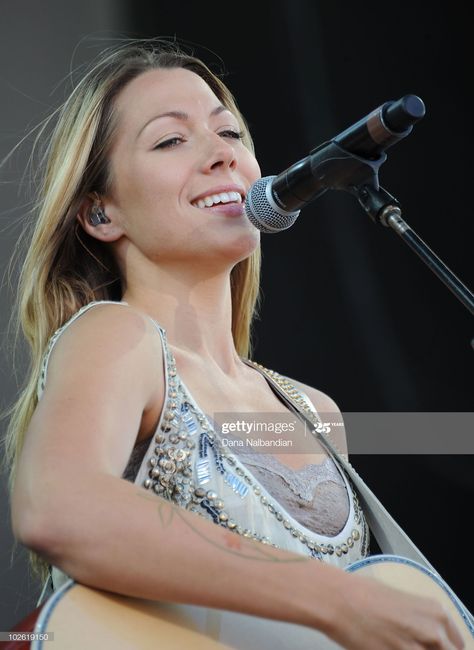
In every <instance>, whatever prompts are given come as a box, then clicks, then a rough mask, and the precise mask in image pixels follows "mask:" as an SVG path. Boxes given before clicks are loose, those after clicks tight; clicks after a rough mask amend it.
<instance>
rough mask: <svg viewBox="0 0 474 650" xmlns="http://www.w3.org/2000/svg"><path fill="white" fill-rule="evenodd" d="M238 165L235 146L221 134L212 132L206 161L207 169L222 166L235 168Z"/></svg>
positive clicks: (210, 169)
mask: <svg viewBox="0 0 474 650" xmlns="http://www.w3.org/2000/svg"><path fill="white" fill-rule="evenodd" d="M236 165H237V158H236V152H235V148H234V147H233V146H232V144H231V143H230V142H228V141H227V140H226V139H224V138H223V137H222V136H221V135H219V134H217V133H215V134H212V135H211V136H210V138H209V142H208V151H207V155H206V158H205V162H204V168H205V171H208V172H209V171H214V170H216V169H220V168H230V169H234V168H235V166H236Z"/></svg>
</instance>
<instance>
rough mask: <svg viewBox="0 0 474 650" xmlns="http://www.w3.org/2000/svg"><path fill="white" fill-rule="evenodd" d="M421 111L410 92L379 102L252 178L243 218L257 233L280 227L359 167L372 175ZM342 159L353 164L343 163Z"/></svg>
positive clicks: (343, 184) (346, 182)
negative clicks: (274, 171) (274, 170)
mask: <svg viewBox="0 0 474 650" xmlns="http://www.w3.org/2000/svg"><path fill="white" fill-rule="evenodd" d="M424 114H425V105H424V103H423V101H422V100H421V99H420V98H419V97H417V96H416V95H405V96H404V97H402V98H401V99H399V100H398V101H389V102H385V103H384V104H382V105H381V106H379V107H378V108H376V109H375V110H373V111H372V112H371V113H369V114H368V115H366V117H364V118H362V119H361V120H359V121H358V122H356V123H355V124H353V125H352V126H350V127H349V128H348V129H346V130H345V131H343V132H342V133H340V134H339V135H337V136H336V137H335V138H333V139H332V140H330V141H329V142H325V143H323V144H322V145H320V146H319V147H317V148H316V149H313V150H312V151H311V152H310V154H309V156H306V158H303V159H302V160H299V161H298V162H296V163H295V164H294V165H292V166H291V167H289V168H288V169H286V170H285V171H284V172H282V173H281V174H279V175H278V176H265V177H264V178H260V179H259V180H258V181H256V182H255V183H254V184H253V185H252V186H251V188H250V190H249V192H248V193H247V197H246V199H245V213H246V215H247V217H248V218H249V219H250V221H251V222H252V223H253V225H254V226H256V227H257V228H258V229H259V230H261V231H262V232H266V233H272V232H279V231H280V230H286V229H287V228H289V227H290V226H292V225H293V224H294V222H295V221H296V219H297V217H298V215H299V213H300V210H301V208H303V207H304V206H305V205H307V204H308V203H310V202H311V201H314V200H315V199H317V198H318V197H319V196H321V195H322V194H324V192H326V190H328V189H347V188H348V187H350V186H354V185H355V184H356V182H357V175H359V181H362V176H361V169H362V166H363V167H364V170H363V175H364V178H365V177H366V176H367V166H368V165H370V164H371V168H372V174H373V170H374V169H376V168H378V167H379V166H380V165H381V164H382V163H383V162H384V161H385V160H386V157H387V156H386V154H385V150H386V149H388V148H389V147H391V146H392V145H393V144H395V143H396V142H399V141H400V140H402V139H403V138H405V137H406V136H407V135H408V134H409V133H410V132H411V131H412V129H413V124H415V122H418V120H420V119H421V118H422V117H423V116H424ZM348 160H352V161H355V162H356V165H355V166H354V165H352V166H351V167H349V166H348V164H347V163H348ZM360 163H365V165H362V166H361V164H360Z"/></svg>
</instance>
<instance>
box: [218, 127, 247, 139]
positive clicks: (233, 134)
mask: <svg viewBox="0 0 474 650" xmlns="http://www.w3.org/2000/svg"><path fill="white" fill-rule="evenodd" d="M219 135H221V136H222V137H224V138H235V140H242V138H243V137H244V132H243V131H234V130H233V129H226V130H225V131H221V132H220V133H219Z"/></svg>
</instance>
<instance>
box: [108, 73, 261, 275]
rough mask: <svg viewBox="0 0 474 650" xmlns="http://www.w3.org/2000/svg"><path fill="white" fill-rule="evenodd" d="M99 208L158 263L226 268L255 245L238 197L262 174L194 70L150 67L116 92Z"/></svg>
mask: <svg viewBox="0 0 474 650" xmlns="http://www.w3.org/2000/svg"><path fill="white" fill-rule="evenodd" d="M116 110H117V116H118V122H117V131H116V136H115V139H114V144H113V147H112V151H111V156H110V164H111V172H112V188H113V189H112V190H111V192H110V194H109V196H107V197H105V200H104V208H105V212H106V213H107V214H108V216H109V217H111V218H112V219H113V220H115V222H116V223H119V224H120V227H121V229H122V230H123V235H124V236H123V237H122V238H121V239H120V240H119V242H118V246H117V249H118V252H119V255H122V256H125V255H127V256H128V254H129V253H130V249H129V247H130V246H132V247H135V250H136V251H137V252H139V253H140V254H141V255H144V256H145V257H146V258H147V259H149V260H153V261H155V262H156V263H163V264H166V263H167V262H169V263H173V264H175V263H179V262H181V261H183V260H188V261H189V260H194V261H197V258H199V263H200V264H208V265H212V264H214V263H215V261H216V260H219V263H220V264H221V265H222V263H223V262H224V263H228V265H229V266H230V268H231V267H232V266H233V265H234V264H235V263H236V262H238V261H240V260H241V259H244V258H245V257H247V256H248V255H249V254H250V253H251V252H252V251H253V250H254V249H255V247H256V246H257V245H258V242H259V232H258V231H257V229H256V228H255V227H254V226H253V225H252V224H251V223H250V222H249V221H248V219H247V217H246V216H245V214H244V210H243V200H244V198H245V195H246V193H247V190H248V189H249V187H250V185H251V184H252V183H253V182H254V181H255V180H256V179H257V178H259V177H260V169H259V166H258V164H257V161H256V160H255V157H254V156H253V154H252V153H251V152H250V151H249V150H248V149H247V148H246V147H245V146H244V145H243V144H242V141H241V139H240V134H239V130H240V129H239V124H238V121H237V119H236V117H235V115H233V114H232V113H231V112H230V111H229V110H227V109H225V107H224V106H222V104H221V102H220V101H219V100H218V98H217V97H216V96H215V95H214V93H213V92H212V90H211V89H210V88H209V86H208V85H207V84H206V83H205V81H204V80H203V79H201V77H199V76H198V75H196V74H195V73H193V72H191V71H189V70H185V69H183V68H175V69H158V70H151V71H148V72H145V73H143V74H141V75H140V76H139V77H137V78H135V79H134V80H133V81H131V82H130V83H129V84H128V85H127V86H126V87H125V88H124V89H123V90H122V91H121V93H120V94H119V96H118V97H117V100H116Z"/></svg>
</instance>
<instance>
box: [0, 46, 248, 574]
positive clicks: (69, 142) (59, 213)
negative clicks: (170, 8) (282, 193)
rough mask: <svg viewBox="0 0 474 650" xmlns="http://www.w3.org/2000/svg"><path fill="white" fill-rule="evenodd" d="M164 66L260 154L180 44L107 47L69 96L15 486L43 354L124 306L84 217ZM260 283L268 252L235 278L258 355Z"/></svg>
mask: <svg viewBox="0 0 474 650" xmlns="http://www.w3.org/2000/svg"><path fill="white" fill-rule="evenodd" d="M156 68H186V69H188V70H191V71H192V72H194V73H196V74H197V75H199V76H200V77H202V78H203V79H204V81H205V82H206V83H207V84H208V85H209V87H210V88H211V90H212V91H213V92H214V94H215V95H216V96H217V98H218V99H219V100H220V101H221V102H222V104H224V106H226V107H227V108H229V109H230V110H231V111H232V112H233V113H234V114H235V115H236V116H237V119H238V120H239V123H240V127H241V129H242V130H243V132H244V134H245V136H244V144H245V145H246V146H247V147H248V148H249V149H250V150H253V145H252V141H251V138H250V134H249V131H248V128H247V126H246V123H245V121H244V119H243V118H242V116H241V114H240V112H239V110H238V108H237V106H236V103H235V100H234V98H233V96H232V94H231V92H230V91H229V90H228V88H227V87H226V86H225V84H224V83H223V82H222V81H221V79H220V78H219V77H218V76H216V75H215V74H213V73H212V72H211V71H210V69H209V68H208V67H207V66H206V65H205V64H204V63H203V62H202V61H201V60H199V59H197V58H195V57H193V56H191V55H188V54H186V53H184V52H183V51H182V50H181V49H180V48H179V47H178V46H176V44H175V43H170V42H167V41H163V40H158V39H153V40H146V41H143V40H141V41H129V42H127V43H125V44H121V45H119V46H114V47H112V48H108V49H107V50H105V51H104V52H103V53H102V54H101V55H100V56H99V57H98V58H97V59H96V60H95V61H94V62H93V63H92V65H91V66H90V67H89V69H88V71H87V72H86V73H85V74H84V75H83V77H82V79H81V81H80V82H79V83H78V84H77V85H76V86H75V87H74V89H73V91H72V93H71V94H70V96H69V98H68V99H67V100H66V101H65V102H64V104H63V105H62V106H61V107H60V108H59V109H58V110H57V111H55V113H54V114H53V115H52V116H51V119H50V120H49V121H48V122H47V123H45V124H44V126H43V128H42V129H41V133H40V138H41V135H45V134H46V133H47V130H48V127H49V123H50V122H51V120H52V119H54V118H55V117H56V116H57V120H56V123H55V127H54V129H53V131H52V136H51V137H50V138H48V139H49V142H48V144H47V146H46V148H45V153H44V157H43V165H44V167H43V169H44V172H43V174H42V178H41V183H40V186H39V189H38V198H37V202H36V205H35V209H34V214H35V215H37V218H36V223H35V225H34V227H33V232H32V233H31V234H30V235H28V242H29V243H28V250H27V254H26V257H25V260H24V263H23V266H22V269H21V273H20V279H19V289H18V298H17V304H16V315H15V322H16V329H17V333H18V332H20V331H22V332H23V334H24V336H25V338H26V340H27V341H28V343H29V346H30V367H29V372H28V380H27V382H26V384H25V386H24V388H23V390H22V392H21V394H20V396H19V399H18V400H17V402H16V403H15V404H14V405H13V407H12V408H11V409H10V412H9V415H10V420H9V426H8V429H7V433H6V437H5V451H6V453H5V465H6V466H7V467H8V469H9V489H10V492H11V491H12V489H13V485H14V481H15V475H16V468H17V463H18V457H19V454H20V452H21V449H22V447H23V442H24V436H25V431H26V429H27V427H28V425H29V422H30V419H31V417H32V414H33V411H34V409H35V407H36V404H37V395H36V389H37V384H38V378H39V374H40V368H41V362H42V357H43V354H44V351H45V348H46V345H47V343H48V340H49V339H50V337H51V336H52V334H53V333H54V332H55V331H56V330H57V329H58V328H59V327H60V326H61V325H62V324H63V323H64V322H66V321H67V320H68V319H69V318H70V317H71V316H72V315H73V314H74V313H75V312H76V311H77V310H78V309H80V307H82V306H83V305H85V304H87V303H88V302H91V301H92V300H120V299H121V295H122V283H121V278H120V273H119V269H118V267H117V264H116V263H115V261H114V259H113V257H112V255H111V253H110V251H109V249H108V248H107V246H106V245H104V244H103V243H102V242H99V241H98V240H96V239H94V238H93V237H90V236H88V235H87V234H86V233H85V232H84V231H83V230H82V229H80V228H79V227H78V224H77V219H76V214H77V212H78V210H79V206H80V204H81V202H82V201H83V199H84V198H85V197H86V196H87V195H88V194H90V193H92V192H97V193H98V194H99V195H100V194H106V193H107V189H108V188H109V186H110V177H109V167H108V153H109V150H110V146H111V142H112V138H113V135H114V127H115V122H116V120H115V114H114V99H115V98H116V96H117V94H118V93H119V92H120V90H122V88H124V86H125V85H126V84H127V83H129V82H130V81H131V80H132V79H134V78H135V77H137V76H138V75H140V74H142V73H143V72H146V71H147V70H150V69H156ZM259 280H260V251H259V249H257V250H256V251H255V252H254V253H253V254H252V255H251V256H250V257H248V258H247V259H245V260H243V261H241V262H239V263H238V264H237V265H236V266H235V267H234V269H233V270H232V273H231V292H232V334H233V338H234V342H235V346H236V349H237V352H238V354H239V355H241V356H244V357H246V356H248V355H249V354H250V330H251V323H252V318H253V316H254V314H255V311H256V306H257V301H258V292H259ZM30 563H31V567H32V569H33V571H34V572H35V573H36V574H37V575H38V576H39V577H40V578H42V579H44V578H45V577H46V575H47V572H48V565H47V563H46V562H45V561H44V560H43V559H42V558H41V557H40V556H38V555H36V554H35V553H33V552H31V551H30Z"/></svg>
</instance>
